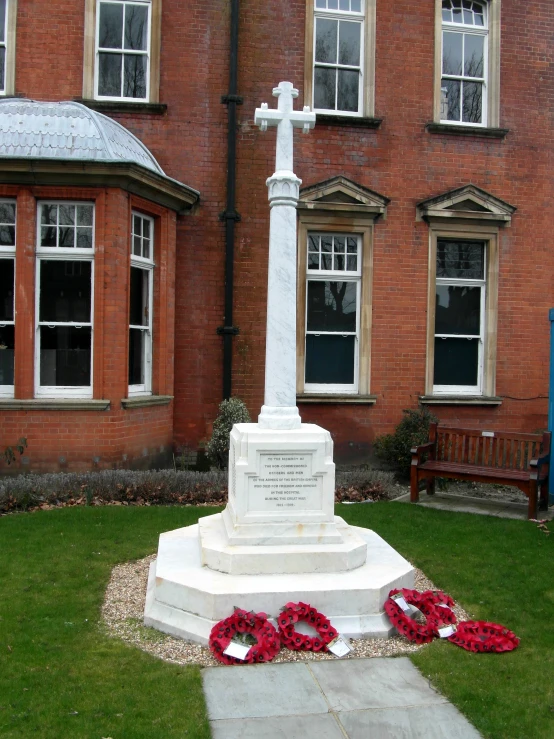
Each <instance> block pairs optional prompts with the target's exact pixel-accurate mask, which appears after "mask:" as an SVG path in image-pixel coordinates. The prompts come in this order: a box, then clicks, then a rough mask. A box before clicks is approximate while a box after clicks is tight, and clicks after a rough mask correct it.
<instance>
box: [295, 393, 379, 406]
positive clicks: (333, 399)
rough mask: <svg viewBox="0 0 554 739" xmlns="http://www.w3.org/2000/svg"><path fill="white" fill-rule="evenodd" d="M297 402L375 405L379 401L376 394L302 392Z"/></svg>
mask: <svg viewBox="0 0 554 739" xmlns="http://www.w3.org/2000/svg"><path fill="white" fill-rule="evenodd" d="M296 402H297V403H341V404H343V403H344V404H346V403H349V404H352V405H375V403H376V402H377V396H376V395H354V394H352V395H348V394H344V393H343V394H340V395H339V394H337V395H323V394H322V395H319V394H316V393H302V394H301V395H297V396H296Z"/></svg>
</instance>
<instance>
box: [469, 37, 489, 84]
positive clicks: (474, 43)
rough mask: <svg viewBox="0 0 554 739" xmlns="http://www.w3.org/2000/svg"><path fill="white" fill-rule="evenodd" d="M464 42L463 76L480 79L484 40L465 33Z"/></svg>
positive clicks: (482, 65)
mask: <svg viewBox="0 0 554 739" xmlns="http://www.w3.org/2000/svg"><path fill="white" fill-rule="evenodd" d="M464 38H465V41H464V47H465V48H464V76H465V77H482V76H483V69H484V63H485V39H484V37H483V36H474V35H473V34H471V33H466V34H465V36H464Z"/></svg>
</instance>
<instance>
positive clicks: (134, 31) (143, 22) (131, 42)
mask: <svg viewBox="0 0 554 739" xmlns="http://www.w3.org/2000/svg"><path fill="white" fill-rule="evenodd" d="M147 42H148V8H147V7H146V6H145V5H126V7H125V48H126V49H136V50H139V51H146V44H147Z"/></svg>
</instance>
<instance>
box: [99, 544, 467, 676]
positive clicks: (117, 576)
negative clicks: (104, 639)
mask: <svg viewBox="0 0 554 739" xmlns="http://www.w3.org/2000/svg"><path fill="white" fill-rule="evenodd" d="M155 557H156V555H155V554H152V555H150V556H149V557H145V558H144V559H140V560H138V561H135V562H127V563H125V564H122V565H117V566H116V567H114V569H113V570H112V574H111V577H110V581H109V583H108V587H107V589H106V595H105V600H104V605H103V606H102V618H103V621H104V624H105V626H106V629H107V631H108V633H109V634H111V635H112V636H113V637H115V638H118V639H121V640H122V641H124V642H126V643H128V644H134V645H135V646H137V647H138V648H139V649H142V650H143V651H144V652H148V654H152V655H154V656H155V657H159V658H160V659H162V660H165V661H166V662H172V663H174V664H179V665H200V666H202V667H214V666H216V665H219V664H220V663H219V662H218V661H217V660H216V659H215V658H214V657H213V656H212V653H211V652H210V650H209V649H208V648H207V647H203V646H200V645H199V644H193V643H191V642H187V641H184V640H182V639H175V638H174V637H172V636H169V635H167V634H162V633H161V632H160V631H156V630H155V629H151V628H146V627H145V626H143V625H142V618H143V613H144V601H145V597H146V584H147V580H148V568H149V566H150V563H151V562H152V560H154V559H155ZM415 573H416V574H415V589H416V590H419V591H423V590H437V588H436V587H435V585H434V584H433V583H432V582H431V580H429V579H428V578H427V577H425V575H424V574H423V573H422V572H421V571H420V570H417V569H416V571H415ZM454 611H455V613H456V616H457V618H458V621H466V620H467V619H468V618H469V616H468V614H467V613H466V612H465V611H464V610H463V608H461V607H460V606H458V605H457V606H456V607H455V609H454ZM273 615H276V614H273ZM351 647H352V652H351V653H350V654H349V655H348V657H346V658H343V659H349V658H352V657H393V656H395V655H398V654H408V653H410V652H416V651H417V650H418V649H421V648H422V646H418V645H417V644H413V643H412V642H409V641H408V640H407V639H406V637H404V636H392V637H390V638H388V639H352V640H351ZM321 659H336V657H334V656H333V655H332V654H330V653H328V652H294V651H291V650H289V649H285V648H284V647H283V648H282V649H281V651H280V652H279V654H278V655H277V657H275V659H274V660H273V662H303V661H306V660H321Z"/></svg>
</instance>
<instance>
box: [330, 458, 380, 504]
mask: <svg viewBox="0 0 554 739" xmlns="http://www.w3.org/2000/svg"><path fill="white" fill-rule="evenodd" d="M393 486H394V475H393V473H392V472H384V471H383V470H373V469H371V468H368V467H357V468H355V469H352V470H337V473H336V476H335V502H336V503H344V502H349V503H360V502H362V501H365V500H387V499H388V498H389V497H390V496H389V494H390V493H391V492H392V490H393Z"/></svg>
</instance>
